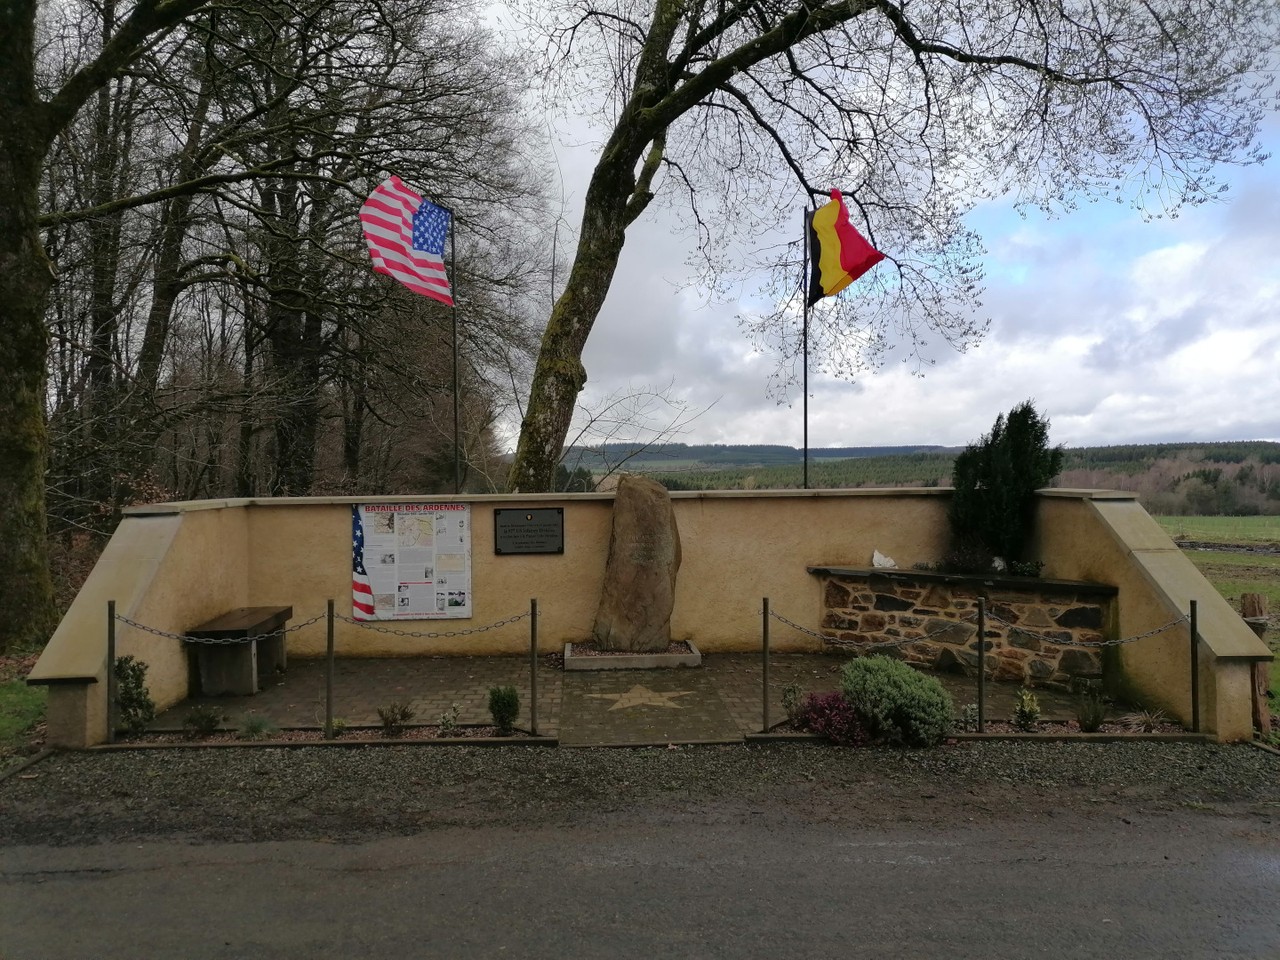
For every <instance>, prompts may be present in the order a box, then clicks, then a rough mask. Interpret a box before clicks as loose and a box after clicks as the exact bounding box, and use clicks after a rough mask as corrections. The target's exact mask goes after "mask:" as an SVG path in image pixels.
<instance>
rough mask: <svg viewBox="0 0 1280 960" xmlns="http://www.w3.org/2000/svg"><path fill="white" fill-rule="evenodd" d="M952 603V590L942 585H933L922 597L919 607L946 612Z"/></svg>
mask: <svg viewBox="0 0 1280 960" xmlns="http://www.w3.org/2000/svg"><path fill="white" fill-rule="evenodd" d="M951 603H952V591H951V589H950V588H949V587H947V586H945V585H943V584H941V583H931V584H930V585H929V589H928V590H926V591H925V592H924V593H923V594H922V595H921V597H920V600H919V603H918V606H921V607H933V608H935V609H937V610H945V609H947V607H949V606H951Z"/></svg>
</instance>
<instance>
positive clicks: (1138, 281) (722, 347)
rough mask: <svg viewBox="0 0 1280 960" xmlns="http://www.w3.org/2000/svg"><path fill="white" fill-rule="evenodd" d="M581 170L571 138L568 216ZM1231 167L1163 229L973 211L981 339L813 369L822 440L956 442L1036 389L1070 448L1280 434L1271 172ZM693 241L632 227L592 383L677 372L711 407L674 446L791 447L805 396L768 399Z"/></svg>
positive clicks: (600, 333)
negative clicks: (704, 277) (980, 267)
mask: <svg viewBox="0 0 1280 960" xmlns="http://www.w3.org/2000/svg"><path fill="white" fill-rule="evenodd" d="M590 163H591V151H590V150H589V149H587V148H577V149H572V150H567V151H562V165H563V169H564V171H565V182H566V195H567V196H568V197H569V198H570V209H569V210H568V212H567V214H566V217H567V219H568V220H569V222H571V223H576V220H577V217H578V216H579V215H580V202H581V201H580V197H581V194H582V192H583V191H584V190H585V185H586V178H587V176H588V175H589V170H590ZM1235 179H1236V189H1234V190H1233V191H1232V193H1230V194H1228V195H1227V196H1228V197H1230V198H1231V199H1228V200H1227V201H1226V202H1224V203H1221V204H1217V205H1211V206H1206V207H1199V208H1195V209H1192V210H1189V211H1186V212H1184V213H1183V215H1182V216H1181V217H1179V218H1177V219H1165V220H1156V221H1153V222H1144V221H1142V219H1141V218H1140V217H1139V216H1138V215H1136V214H1134V213H1133V212H1132V211H1130V210H1128V209H1127V208H1124V207H1120V206H1115V205H1110V204H1105V203H1101V204H1091V205H1085V206H1083V207H1082V208H1081V210H1080V211H1078V212H1077V213H1075V214H1073V215H1071V216H1067V217H1062V218H1059V219H1054V220H1045V219H1041V218H1038V217H1035V216H1030V217H1028V218H1027V219H1022V218H1020V217H1018V216H1017V215H1015V214H1013V213H1012V212H1011V211H1010V210H1008V209H1007V208H1002V207H999V206H992V207H986V208H983V209H980V210H977V211H975V212H974V214H973V215H972V216H971V218H970V221H971V223H972V224H973V225H974V226H975V228H976V229H978V230H979V232H980V233H981V234H982V236H983V238H984V241H985V243H986V245H987V247H988V250H989V253H988V256H987V260H986V265H987V279H988V282H987V292H986V295H985V296H984V303H985V310H984V312H985V315H986V316H988V317H990V319H991V321H992V322H991V329H990V332H989V334H988V336H987V338H986V340H985V341H984V342H983V343H982V344H981V345H980V346H979V347H978V348H976V349H974V350H972V351H970V352H969V353H967V354H965V355H954V354H947V355H945V356H941V357H939V359H938V362H937V363H936V364H935V365H934V366H932V367H930V368H928V369H927V370H926V371H925V376H923V377H915V376H912V375H911V371H910V370H909V369H907V368H906V367H904V366H903V365H902V364H900V363H898V362H897V361H896V358H895V357H894V355H893V354H892V353H891V354H890V355H889V357H888V359H887V361H886V363H885V365H884V367H883V368H882V369H881V370H880V371H878V372H876V373H874V374H869V375H866V376H864V377H862V378H861V379H860V380H859V382H858V383H856V384H850V383H846V382H840V381H835V380H831V379H829V378H826V377H823V376H821V375H819V374H816V373H813V374H811V383H810V395H811V398H810V443H811V445H812V446H815V447H816V446H836V445H840V446H844V445H862V444H866V445H882V444H915V443H941V444H947V445H960V444H964V443H967V442H969V441H971V440H974V439H976V438H977V437H978V436H979V435H981V434H982V433H983V432H985V431H986V430H988V429H989V428H990V425H991V422H992V421H993V420H994V419H995V416H996V414H997V413H1000V412H1002V411H1007V410H1008V409H1009V408H1010V407H1012V406H1013V405H1014V404H1016V403H1018V402H1020V401H1021V400H1024V399H1027V398H1029V397H1030V398H1034V399H1035V401H1036V404H1037V407H1038V408H1039V409H1040V410H1041V411H1042V412H1044V413H1046V414H1047V415H1048V416H1049V417H1050V418H1051V419H1052V421H1053V439H1054V440H1055V441H1056V442H1066V443H1068V444H1069V445H1072V446H1079V445H1086V444H1106V443H1127V442H1146V441H1157V440H1212V439H1252V438H1278V437H1280V412H1278V411H1280V404H1278V403H1277V387H1280V382H1278V378H1280V258H1277V257H1276V254H1275V251H1276V250H1277V249H1278V248H1280V176H1277V174H1276V172H1275V171H1274V170H1273V169H1269V168H1268V169H1259V168H1249V169H1247V170H1245V171H1240V172H1238V175H1237V176H1236V178H1235ZM575 197H576V198H578V199H577V200H576V201H575V200H574V198H575ZM690 242H691V241H689V240H688V239H686V238H685V237H683V236H682V235H681V233H680V232H679V230H678V229H676V220H675V214H674V212H672V211H667V210H662V209H656V208H655V209H651V210H650V211H649V213H648V214H647V215H646V217H645V218H644V219H642V220H641V221H640V222H639V223H637V224H636V225H635V226H634V227H633V228H632V230H631V231H630V232H629V235H628V239H627V244H626V247H625V248H624V250H623V253H622V259H621V263H620V264H619V268H618V272H617V276H616V278H615V280H614V284H613V286H612V288H611V290H610V293H609V296H608V299H607V301H606V303H605V308H604V310H603V311H602V313H601V315H600V317H599V319H598V321H597V323H596V327H595V329H594V331H593V333H592V336H591V338H590V341H589V343H588V347H587V350H586V354H585V356H584V363H585V365H586V368H587V374H588V396H589V397H597V398H598V397H600V396H604V395H607V394H609V393H612V392H615V391H617V390H619V389H621V388H624V387H626V386H627V385H628V384H631V385H636V386H644V385H648V386H652V387H655V388H664V387H666V386H667V385H668V384H670V387H671V393H672V395H673V396H675V397H677V398H680V399H682V400H684V401H686V402H687V403H689V404H690V406H691V407H693V408H695V409H702V408H708V407H709V408H710V410H709V412H708V413H706V414H705V415H704V416H702V417H701V418H699V419H697V420H696V421H695V422H694V423H693V424H692V425H691V426H690V428H689V429H688V430H687V431H686V432H685V433H684V434H683V435H682V436H681V437H680V439H682V440H685V441H687V442H712V443H717V442H719V443H731V442H736V443H785V444H791V445H795V446H799V445H800V443H801V437H802V426H803V425H802V423H801V414H800V406H801V405H800V396H799V393H798V391H793V394H792V396H791V397H790V398H789V399H790V406H788V405H785V404H784V405H779V404H778V403H777V402H776V401H775V400H773V399H771V398H770V397H769V396H767V394H766V388H767V382H768V377H769V374H770V372H771V371H772V370H773V368H774V365H775V363H776V358H775V357H771V356H765V355H761V354H759V353H757V352H755V351H754V350H753V349H752V347H751V345H750V344H749V343H748V342H747V341H746V340H745V338H744V336H743V334H742V333H741V332H740V330H739V329H738V325H737V322H736V319H735V316H736V314H737V312H738V310H739V306H738V304H732V303H731V304H724V303H710V304H708V303H707V302H706V300H705V298H704V297H703V296H702V295H701V293H700V292H699V291H697V290H694V289H690V288H688V287H687V283H688V277H689V276H690V274H689V268H688V267H687V266H686V261H687V256H688V253H689V243H690ZM566 249H567V248H566ZM561 260H562V262H564V261H565V260H567V257H566V256H565V255H563V254H562V257H561ZM845 295H846V296H848V295H855V296H856V290H851V291H850V292H848V293H846V294H845ZM747 305H748V304H747V301H746V300H745V299H744V301H743V306H744V307H746V306H747Z"/></svg>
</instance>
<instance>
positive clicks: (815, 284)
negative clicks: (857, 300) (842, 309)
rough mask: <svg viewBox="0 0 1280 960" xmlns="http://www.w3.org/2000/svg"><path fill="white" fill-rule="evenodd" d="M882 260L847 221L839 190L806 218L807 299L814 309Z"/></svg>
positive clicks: (881, 255)
mask: <svg viewBox="0 0 1280 960" xmlns="http://www.w3.org/2000/svg"><path fill="white" fill-rule="evenodd" d="M883 259H884V254H883V253H881V252H880V251H879V250H877V249H876V248H875V247H873V246H871V244H869V243H867V241H866V239H865V238H864V237H863V236H862V234H860V233H858V231H857V230H855V229H854V227H853V224H851V223H850V222H849V211H848V210H847V209H845V205H844V198H843V197H841V196H840V191H839V190H832V191H831V202H830V203H827V204H825V205H824V206H822V207H819V208H818V209H817V210H815V211H813V213H812V214H810V215H809V298H808V306H813V305H814V304H815V303H817V302H818V301H819V300H821V299H822V298H823V297H830V296H832V295H833V294H837V293H839V292H840V291H841V290H843V289H844V288H845V287H847V286H848V285H849V284H851V283H853V281H855V280H857V279H858V278H859V277H860V276H862V275H863V274H864V273H866V272H867V271H868V270H870V269H871V268H872V267H874V266H875V265H876V264H877V263H879V262H880V261H881V260H883Z"/></svg>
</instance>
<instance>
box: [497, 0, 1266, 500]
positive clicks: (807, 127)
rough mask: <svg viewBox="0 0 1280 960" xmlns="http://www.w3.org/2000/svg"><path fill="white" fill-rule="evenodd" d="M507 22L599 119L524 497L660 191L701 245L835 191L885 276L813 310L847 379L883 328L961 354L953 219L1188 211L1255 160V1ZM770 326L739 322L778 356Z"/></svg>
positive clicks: (822, 3) (559, 16)
mask: <svg viewBox="0 0 1280 960" xmlns="http://www.w3.org/2000/svg"><path fill="white" fill-rule="evenodd" d="M525 14H526V21H527V23H528V24H530V25H531V26H533V27H536V28H538V29H540V30H541V31H542V36H543V38H544V40H545V45H546V70H545V76H546V79H547V88H548V90H549V92H550V93H551V94H552V96H553V97H555V96H568V95H573V96H577V95H579V94H580V92H582V91H588V92H589V91H602V92H603V98H602V99H601V102H600V103H599V104H597V107H598V113H599V115H600V116H603V117H604V118H605V122H604V126H605V130H604V142H603V145H602V146H601V148H600V151H599V155H598V159H597V162H596V166H595V169H594V171H593V173H592V175H591V179H590V182H589V184H588V187H587V191H586V195H585V210H584V212H583V218H582V226H581V230H580V235H579V241H578V249H577V254H576V257H575V259H574V263H573V266H572V269H571V272H570V276H569V279H568V282H567V284H566V286H565V288H564V291H563V292H562V294H561V295H560V297H559V299H558V300H557V301H556V304H555V306H554V308H553V310H552V312H551V317H550V321H549V323H548V325H547V330H546V333H545V335H544V337H543V341H542V347H541V351H540V354H539V358H538V363H537V367H536V370H535V374H534V380H533V387H532V393H531V396H530V400H529V404H528V407H527V409H526V412H525V416H524V422H523V425H522V430H521V435H520V443H519V449H518V451H517V454H516V459H515V462H514V464H513V466H512V470H511V480H510V485H511V487H512V488H513V489H518V490H526V491H533V490H545V489H548V488H549V485H550V484H551V482H552V480H553V477H554V470H555V466H556V462H557V460H558V458H559V455H560V450H561V446H562V444H563V442H564V439H565V436H566V434H567V431H568V429H569V424H570V420H571V417H572V414H573V410H574V403H575V400H576V398H577V396H578V394H579V392H580V391H581V390H582V388H583V384H584V383H585V380H586V372H585V370H584V369H583V366H582V362H581V357H582V352H583V348H584V346H585V344H586V342H587V338H588V337H589V336H590V333H591V330H592V327H593V325H594V323H595V321H596V318H597V316H598V315H599V313H600V310H601V307H602V305H603V303H604V300H605V296H606V294H607V293H608V291H609V286H610V283H611V281H612V279H613V275H614V272H615V270H616V269H617V267H618V263H619V259H620V257H621V254H622V248H623V244H624V242H625V240H626V235H627V229H628V227H629V226H630V225H631V224H632V223H633V222H634V221H635V220H636V218H638V217H639V216H640V215H641V214H642V213H644V211H645V210H646V209H647V208H648V206H649V205H650V203H651V202H652V201H653V200H654V198H655V196H657V195H658V194H659V192H660V191H663V190H665V192H666V194H667V196H669V197H673V198H677V199H679V198H683V199H686V200H690V201H692V202H693V203H692V210H693V222H694V223H695V224H696V229H697V230H698V233H699V237H700V240H701V243H702V247H703V249H704V251H705V252H707V253H708V254H712V253H714V251H713V249H712V248H713V247H714V248H716V249H719V248H721V247H722V246H723V245H724V244H725V243H726V241H727V240H728V239H730V234H731V233H732V231H733V230H735V229H736V230H739V231H742V232H743V233H745V234H747V235H752V234H756V233H757V232H759V231H761V230H765V229H769V228H776V227H777V226H779V225H780V224H781V223H783V222H785V221H787V220H789V219H794V220H795V221H796V222H795V223H794V224H793V226H792V230H793V232H796V233H798V232H799V229H798V228H799V223H798V219H799V218H798V217H797V216H796V215H795V214H794V213H792V211H793V210H795V208H797V207H801V206H807V205H808V204H809V201H810V200H811V199H813V198H815V197H817V196H819V195H820V194H821V193H822V192H824V191H825V190H826V189H828V188H829V187H830V186H832V185H839V186H841V187H843V188H845V189H846V190H847V192H848V194H849V195H850V196H851V197H852V198H853V201H854V210H853V212H854V216H855V219H856V220H857V221H858V222H859V226H861V227H862V228H863V229H864V231H865V232H866V233H867V234H868V235H869V237H870V239H871V240H872V241H873V243H875V244H876V245H877V246H878V247H879V249H881V250H883V251H885V252H886V253H888V254H889V257H890V262H889V264H888V265H887V266H882V267H881V268H880V270H878V271H877V274H878V277H877V280H876V284H875V287H874V290H873V296H872V298H871V302H870V303H860V304H859V309H858V315H857V316H855V315H854V314H853V312H852V310H851V309H850V306H849V305H848V304H847V303H846V304H843V305H840V304H837V305H836V307H835V309H833V310H824V311H823V314H822V318H821V321H820V323H821V324H825V326H822V325H820V326H818V327H817V329H816V330H815V336H816V338H817V347H818V350H819V359H820V362H823V361H825V362H826V364H827V365H828V366H829V367H831V368H832V369H834V370H836V371H837V372H845V373H849V372H851V371H853V370H855V369H857V367H858V365H859V364H860V363H861V362H864V361H865V360H866V359H867V358H868V357H872V358H873V357H874V356H875V355H876V353H877V352H878V351H880V350H882V349H883V348H884V345H885V343H886V342H887V340H888V338H889V335H890V334H891V333H892V331H893V330H894V329H895V328H896V330H897V331H898V333H899V335H901V336H903V337H905V338H906V339H907V341H908V342H909V343H911V344H912V347H913V349H922V348H923V346H924V341H925V340H926V339H928V338H930V337H933V338H941V339H942V340H945V341H947V342H950V343H952V344H953V345H955V346H957V347H960V348H964V347H965V346H967V345H968V344H970V343H972V342H974V341H975V340H976V339H977V338H979V337H980V336H981V335H982V332H983V329H984V327H983V325H982V323H981V322H980V321H978V320H976V319H975V314H974V309H975V307H976V305H977V297H978V294H979V291H980V286H981V274H980V270H979V268H978V265H977V259H976V254H977V252H978V250H979V249H980V248H979V246H978V244H977V239H976V238H975V237H974V236H972V235H971V234H970V233H969V232H967V231H966V230H965V228H964V226H963V224H962V221H961V217H962V215H963V214H964V213H965V212H966V210H967V209H969V207H970V206H971V205H972V204H973V203H974V202H976V201H977V200H979V199H981V198H984V197H990V196H995V195H999V194H1005V193H1011V194H1012V195H1013V196H1014V197H1015V199H1016V200H1017V201H1018V202H1019V203H1021V204H1032V205H1040V206H1044V207H1046V208H1049V209H1060V208H1063V207H1070V206H1071V205H1072V204H1073V203H1075V202H1076V200H1077V198H1079V197H1081V196H1089V197H1105V196H1108V195H1111V194H1112V193H1113V192H1116V191H1122V192H1132V193H1136V194H1137V195H1138V196H1140V197H1141V198H1142V201H1141V202H1143V203H1149V204H1151V205H1152V207H1153V208H1154V209H1161V208H1167V207H1171V206H1177V205H1178V204H1179V203H1198V202H1201V201H1203V200H1205V199H1207V198H1209V197H1211V196H1212V195H1213V194H1214V193H1215V191H1216V190H1217V189H1218V186H1217V184H1216V183H1215V182H1214V180H1213V175H1212V171H1213V168H1214V166H1215V165H1217V164H1219V163H1223V162H1230V161H1246V162H1247V161H1250V160H1255V159H1257V156H1256V154H1255V153H1254V152H1253V149H1252V145H1253V140H1254V135H1255V132H1256V128H1257V124H1258V120H1259V117H1260V115H1261V111H1262V110H1263V109H1264V101H1263V99H1262V94H1263V92H1264V91H1265V90H1266V89H1267V87H1268V86H1269V83H1270V80H1269V73H1268V72H1267V70H1266V65H1267V64H1268V62H1269V58H1270V57H1272V56H1273V55H1274V49H1275V41H1276V19H1277V11H1276V7H1275V4H1273V3H1271V2H1270V0H1221V2H1214V0H1156V2H1152V3H1133V2H1131V0H955V2H952V3H945V4H940V3H934V2H922V0H903V2H894V0H648V2H645V3H636V2H630V0H563V2H559V3H555V4H553V5H551V6H550V7H548V6H547V5H546V4H543V3H540V2H538V3H534V2H530V3H529V4H528V5H527V6H526V8H525ZM578 112H579V113H580V114H582V113H586V114H588V115H590V113H591V111H590V110H586V111H584V110H582V108H581V107H579V109H578ZM795 266H796V265H795V263H794V258H793V262H792V264H791V269H792V273H793V275H794V273H795V272H798V271H796V270H795ZM780 293H781V291H780ZM786 315H787V313H786V311H779V312H778V313H776V314H774V315H773V317H772V318H768V317H766V318H765V319H764V320H762V321H761V322H760V323H759V324H758V325H756V326H755V328H754V329H753V330H752V332H753V333H755V334H757V335H761V336H769V335H770V334H773V335H774V336H775V337H776V338H777V339H778V340H779V341H780V342H784V343H785V342H786V341H787V340H788V339H789V337H788V336H787V335H786V333H785V332H784V331H782V330H780V329H779V327H778V326H777V324H778V322H779V321H780V320H781V319H782V318H784V317H786Z"/></svg>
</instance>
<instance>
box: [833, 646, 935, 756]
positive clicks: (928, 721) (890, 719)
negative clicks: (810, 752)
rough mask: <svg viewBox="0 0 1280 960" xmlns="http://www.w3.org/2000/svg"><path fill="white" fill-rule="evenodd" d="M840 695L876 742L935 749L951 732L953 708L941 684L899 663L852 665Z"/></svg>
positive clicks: (865, 660)
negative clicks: (881, 741) (842, 695)
mask: <svg viewBox="0 0 1280 960" xmlns="http://www.w3.org/2000/svg"><path fill="white" fill-rule="evenodd" d="M840 689H841V690H842V691H843V692H844V695H845V697H846V698H847V699H848V701H849V703H850V704H851V705H852V706H853V709H854V710H855V711H856V712H857V714H858V719H859V720H861V721H862V725H863V727H865V728H866V731H867V733H868V734H869V735H870V736H871V737H872V738H873V739H876V740H887V741H888V742H890V743H902V744H905V745H907V746H909V747H931V746H935V745H936V744H938V743H941V742H942V738H943V737H945V736H946V735H947V731H948V730H950V729H951V717H952V714H953V707H952V704H951V697H950V695H948V693H947V691H946V690H945V689H944V688H943V686H942V684H940V683H939V682H938V681H937V680H935V679H934V678H933V677H928V676H925V675H924V674H922V673H919V672H917V671H916V670H913V669H912V668H911V667H909V666H907V665H906V664H905V663H902V662H900V661H898V660H892V659H890V658H889V657H885V656H872V657H860V658H858V659H857V660H851V661H850V662H848V663H846V664H845V665H844V667H843V668H842V669H841V671H840Z"/></svg>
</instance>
